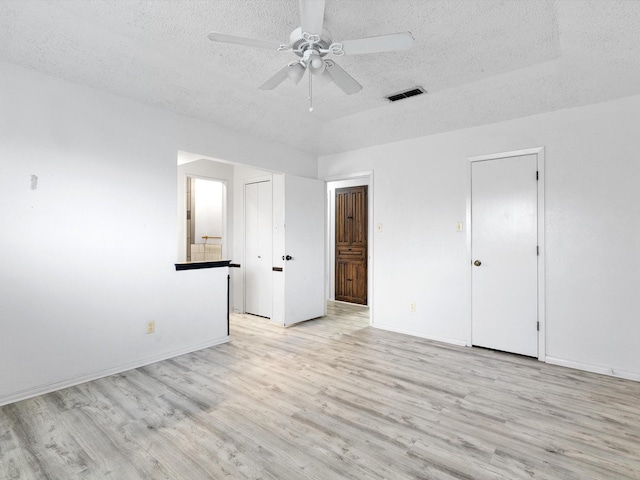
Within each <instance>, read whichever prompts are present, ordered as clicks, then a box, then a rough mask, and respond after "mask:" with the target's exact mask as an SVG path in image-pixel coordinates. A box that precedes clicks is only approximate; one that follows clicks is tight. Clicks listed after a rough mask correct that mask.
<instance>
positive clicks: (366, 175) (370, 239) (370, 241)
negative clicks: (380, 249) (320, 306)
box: [320, 170, 375, 326]
mask: <svg viewBox="0 0 640 480" xmlns="http://www.w3.org/2000/svg"><path fill="white" fill-rule="evenodd" d="M358 178H362V179H367V181H368V183H367V198H368V203H367V211H368V214H367V217H368V218H367V222H368V225H367V230H368V231H367V251H368V258H367V283H368V285H367V306H368V307H369V325H370V326H373V324H374V317H375V309H374V303H375V288H374V287H375V282H374V278H375V277H374V265H373V263H374V262H373V259H374V258H375V257H374V246H375V245H374V243H375V237H374V236H375V227H374V226H375V224H374V211H373V205H374V201H373V199H374V196H373V195H374V192H373V190H374V177H373V170H366V171H364V172H357V173H345V174H342V175H332V176H329V177H323V178H320V180H322V181H324V182H325V185H326V184H327V183H329V182H340V181H343V180H355V179H358ZM326 191H327V188H326V187H325V192H326ZM327 203H328V200H327V201H326V202H325V205H326V204H327ZM325 218H326V222H327V224H328V222H329V219H330V212H329V211H327V214H326V216H325ZM328 227H329V226H328V225H327V230H328V231H327V235H326V238H327V245H326V247H325V250H326V253H327V255H326V259H327V262H326V266H325V271H327V273H328V272H330V271H331V270H330V266H329V262H332V261H334V258H332V256H331V250H330V249H331V246H330V242H331V239H330V238H328V237H329V235H330V233H331V231H330V229H329V228H328ZM329 281H330V280H329V278H328V276H327V275H325V282H326V284H325V292H328V291H329V285H328V282H329ZM327 300H329V298H328V297H327Z"/></svg>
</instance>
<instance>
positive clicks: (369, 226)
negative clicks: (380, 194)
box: [324, 172, 375, 325]
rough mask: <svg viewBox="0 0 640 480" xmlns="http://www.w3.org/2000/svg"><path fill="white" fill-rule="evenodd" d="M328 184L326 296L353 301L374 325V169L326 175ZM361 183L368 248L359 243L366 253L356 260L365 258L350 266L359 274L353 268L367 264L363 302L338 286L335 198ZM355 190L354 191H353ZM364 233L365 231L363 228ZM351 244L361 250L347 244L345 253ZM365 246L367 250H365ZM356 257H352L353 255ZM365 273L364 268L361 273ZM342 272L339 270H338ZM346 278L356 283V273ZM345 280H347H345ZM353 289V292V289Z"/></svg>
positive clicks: (354, 220) (352, 270)
mask: <svg viewBox="0 0 640 480" xmlns="http://www.w3.org/2000/svg"><path fill="white" fill-rule="evenodd" d="M324 180H325V182H326V184H327V226H326V228H327V240H326V243H327V265H326V271H327V276H326V289H327V291H326V297H327V300H328V302H329V304H332V303H334V302H335V303H336V304H340V303H343V302H344V303H345V304H348V305H353V306H354V307H356V306H358V308H359V310H360V311H361V313H360V314H366V315H367V316H368V318H369V324H370V325H374V301H375V299H374V297H373V268H374V264H373V249H374V237H373V235H374V234H373V172H360V173H354V174H347V175H341V176H335V177H330V178H325V179H324ZM358 187H364V189H362V190H360V192H361V193H360V194H359V195H363V192H365V191H366V200H365V207H364V208H366V212H365V211H362V208H361V211H360V212H359V215H360V216H364V222H363V223H364V224H365V226H364V229H365V232H366V235H363V237H366V248H363V246H362V245H361V246H359V248H361V249H362V251H363V255H364V256H358V258H357V259H356V260H359V259H362V263H360V264H359V265H358V264H356V266H352V267H350V268H351V273H352V274H354V275H355V274H356V273H357V272H354V270H357V268H358V267H359V268H363V267H364V266H365V265H366V280H365V282H364V288H363V290H364V291H363V292H362V293H360V298H361V299H362V300H364V302H362V303H354V302H352V301H350V300H351V299H349V298H347V299H344V297H341V295H340V286H338V288H337V289H336V281H337V278H338V282H339V281H340V280H339V278H340V277H337V270H338V268H340V267H339V263H341V262H339V261H338V260H339V257H338V255H339V249H338V248H336V231H337V230H336V222H337V218H336V207H337V201H336V192H338V191H339V190H341V189H352V188H358ZM343 192H346V190H343ZM352 192H353V191H352ZM345 216H354V217H355V216H356V215H351V214H346V215H345ZM348 220H349V221H350V222H356V219H355V218H354V219H348ZM363 233H364V232H363ZM348 248H352V250H351V252H354V251H356V253H360V251H359V250H358V249H356V250H353V248H354V247H353V246H352V247H348V246H347V247H346V249H347V250H346V253H347V254H348V253H349V250H348ZM365 250H366V252H364V251H365ZM351 258H353V257H351ZM345 270H346V271H347V272H349V267H347V266H346V265H345ZM362 273H364V272H362V270H361V274H362ZM338 275H339V274H338ZM346 278H352V281H351V282H348V283H353V281H354V280H353V278H354V277H353V276H347V277H345V279H346ZM345 283H346V281H345ZM352 292H353V289H352V291H351V292H349V293H352Z"/></svg>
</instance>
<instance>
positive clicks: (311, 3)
mask: <svg viewBox="0 0 640 480" xmlns="http://www.w3.org/2000/svg"><path fill="white" fill-rule="evenodd" d="M324 2H325V0H300V20H301V24H300V26H301V27H302V32H303V33H304V32H306V33H311V34H313V35H322V24H323V23H324Z"/></svg>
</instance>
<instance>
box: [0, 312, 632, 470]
mask: <svg viewBox="0 0 640 480" xmlns="http://www.w3.org/2000/svg"><path fill="white" fill-rule="evenodd" d="M367 317H368V314H367V312H366V309H362V308H361V307H355V306H349V305H343V304H332V305H330V307H329V315H328V316H327V317H325V318H323V319H320V320H315V321H311V322H306V323H303V324H301V325H297V326H294V327H291V328H287V329H283V328H281V327H278V326H275V325H273V324H271V323H270V322H269V321H268V320H265V319H262V318H257V317H252V316H244V315H236V316H233V318H232V323H231V333H232V338H233V340H232V342H231V343H228V344H225V345H221V346H217V347H214V348H209V349H206V350H203V351H200V352H196V353H193V354H189V355H184V356H181V357H178V358H175V359H172V360H167V361H163V362H159V363H156V364H154V365H151V366H148V367H144V368H139V369H137V370H133V371H129V372H126V373H123V374H120V375H114V376H111V377H108V378H104V379H101V380H97V381H94V382H90V383H86V384H84V385H81V386H78V387H73V388H68V389H66V390H62V391H59V392H55V393H51V394H48V395H43V396H40V397H37V398H34V399H30V400H25V401H22V402H18V403H15V404H13V405H7V406H5V407H2V408H0V479H60V480H70V479H76V478H82V479H86V478H89V479H103V478H104V479H114V480H129V479H185V480H198V479H212V478H225V479H236V478H238V479H242V478H252V479H258V478H259V479H291V480H301V479H318V480H331V479H343V478H344V479H392V480H397V479H418V478H420V479H426V478H429V479H489V478H491V479H542V478H546V479H554V480H555V479H580V480H587V479H595V478H598V479H607V480H608V479H630V478H634V479H640V383H637V382H631V381H625V380H619V379H614V378H609V377H604V376H598V375H595V374H589V373H585V372H580V371H575V370H570V369H565V368H561V367H555V366H551V365H546V364H543V363H540V362H538V361H536V360H532V359H527V358H523V357H518V356H514V355H507V354H501V353H495V352H491V351H487V350H481V349H470V348H462V347H455V346H450V345H444V344H439V343H435V342H430V341H427V340H423V339H419V338H414V337H409V336H405V335H401V334H396V333H391V332H385V331H381V330H376V329H373V328H370V327H368V326H367V325H368V318H367Z"/></svg>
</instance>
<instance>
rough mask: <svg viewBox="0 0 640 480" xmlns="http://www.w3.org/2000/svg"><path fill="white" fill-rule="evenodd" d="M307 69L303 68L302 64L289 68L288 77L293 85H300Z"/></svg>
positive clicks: (298, 63)
mask: <svg viewBox="0 0 640 480" xmlns="http://www.w3.org/2000/svg"><path fill="white" fill-rule="evenodd" d="M304 71H305V68H304V67H303V66H302V64H301V63H300V62H297V63H294V64H293V65H290V66H289V70H288V71H287V76H288V77H289V78H290V79H291V81H292V82H293V83H295V84H296V85H297V84H298V83H300V80H302V77H303V76H304Z"/></svg>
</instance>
